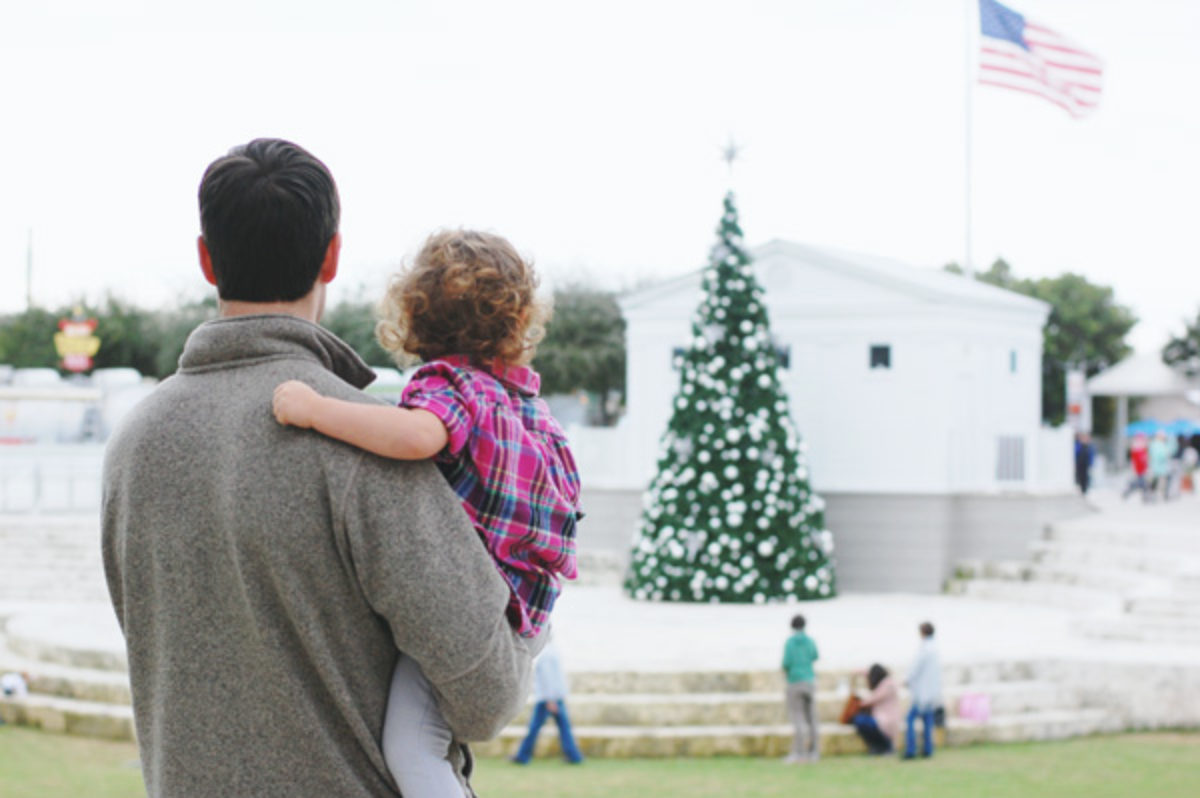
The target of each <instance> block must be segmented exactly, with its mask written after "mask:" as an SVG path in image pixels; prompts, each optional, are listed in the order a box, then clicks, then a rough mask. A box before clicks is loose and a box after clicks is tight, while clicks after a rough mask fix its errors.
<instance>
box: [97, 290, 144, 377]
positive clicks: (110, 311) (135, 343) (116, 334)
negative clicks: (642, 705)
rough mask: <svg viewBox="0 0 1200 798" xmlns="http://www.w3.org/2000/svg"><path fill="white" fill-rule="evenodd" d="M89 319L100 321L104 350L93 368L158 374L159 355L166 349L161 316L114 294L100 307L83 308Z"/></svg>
mask: <svg viewBox="0 0 1200 798" xmlns="http://www.w3.org/2000/svg"><path fill="white" fill-rule="evenodd" d="M83 312H84V315H85V316H89V317H93V318H95V319H96V322H97V324H96V331H95V334H96V336H97V337H98V338H99V339H100V349H99V351H97V352H96V356H95V358H93V362H92V368H98V369H103V368H117V367H126V368H134V369H137V370H138V371H139V372H140V373H142V374H152V375H154V376H159V374H158V353H159V349H160V348H161V346H162V337H161V335H160V332H161V321H160V318H159V316H158V314H154V313H151V312H149V311H146V310H143V309H142V308H139V307H137V306H135V305H132V304H130V303H129V302H126V301H124V300H122V299H118V298H116V297H114V296H112V295H111V294H110V295H109V296H108V297H107V298H106V299H105V302H104V304H103V305H101V306H100V307H98V308H91V309H89V308H87V307H86V306H85V307H84V308H83Z"/></svg>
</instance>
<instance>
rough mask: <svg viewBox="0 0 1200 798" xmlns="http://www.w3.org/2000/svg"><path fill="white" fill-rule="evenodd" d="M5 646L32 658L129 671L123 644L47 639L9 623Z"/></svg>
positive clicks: (55, 663) (62, 663)
mask: <svg viewBox="0 0 1200 798" xmlns="http://www.w3.org/2000/svg"><path fill="white" fill-rule="evenodd" d="M5 647H6V648H7V650H8V651H9V652H11V653H12V654H14V655H16V656H18V657H21V658H22V659H25V660H29V661H32V662H38V663H49V664H54V665H64V666H67V667H70V668H81V669H86V670H99V671H111V672H116V673H120V674H124V673H126V672H127V671H128V667H127V665H126V661H125V650H124V649H123V648H121V649H116V648H113V649H106V648H99V647H96V646H89V645H87V644H86V643H80V644H71V643H63V642H61V641H56V640H47V639H44V638H43V637H40V636H38V635H37V634H36V630H25V629H13V628H12V626H11V625H10V627H9V629H8V630H7V632H6V634H5Z"/></svg>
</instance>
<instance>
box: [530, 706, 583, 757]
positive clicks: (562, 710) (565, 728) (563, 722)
mask: <svg viewBox="0 0 1200 798" xmlns="http://www.w3.org/2000/svg"><path fill="white" fill-rule="evenodd" d="M551 704H553V705H554V708H555V709H557V710H558V711H557V712H553V713H552V712H551V711H550V705H551ZM551 715H553V717H554V722H555V723H556V724H558V741H559V744H560V745H561V746H562V752H563V756H565V757H566V758H567V761H568V762H582V761H583V754H581V753H579V747H578V746H577V745H575V736H574V735H573V734H571V719H570V718H569V717H567V704H566V702H565V701H562V700H558V701H539V702H537V703H536V704H534V706H533V716H532V717H531V718H530V719H529V733H528V734H526V735H525V739H524V740H522V741H521V747H520V748H518V749H517V753H516V755H515V756H514V757H513V761H514V762H520V763H521V764H525V763H527V762H528V761H529V760H530V759H531V758H532V757H533V746H534V745H536V744H537V738H538V732H540V731H541V730H542V724H543V723H545V722H546V718H547V717H548V716H551Z"/></svg>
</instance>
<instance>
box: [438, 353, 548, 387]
mask: <svg viewBox="0 0 1200 798" xmlns="http://www.w3.org/2000/svg"><path fill="white" fill-rule="evenodd" d="M438 359H439V360H444V361H445V362H447V363H449V364H450V365H451V366H454V367H456V368H475V369H481V370H483V371H486V372H487V373H488V374H491V375H492V376H493V377H495V378H496V379H498V380H499V381H500V382H502V383H504V385H505V386H507V387H509V388H512V389H513V390H515V391H517V392H518V393H521V394H524V395H525V396H537V395H538V391H539V390H541V387H542V378H541V377H540V376H539V375H538V373H537V372H536V371H534V370H533V369H532V368H530V367H529V366H514V365H511V364H508V363H504V362H502V361H500V360H490V361H488V362H487V363H483V364H480V363H476V362H473V361H472V360H471V359H470V358H468V357H466V356H464V355H446V356H445V357H441V358H438Z"/></svg>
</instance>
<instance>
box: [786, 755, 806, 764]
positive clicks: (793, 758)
mask: <svg viewBox="0 0 1200 798" xmlns="http://www.w3.org/2000/svg"><path fill="white" fill-rule="evenodd" d="M803 761H804V757H802V756H797V755H796V754H788V755H787V756H785V757H784V758H783V764H785V765H798V764H800V763H801V762H803Z"/></svg>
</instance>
